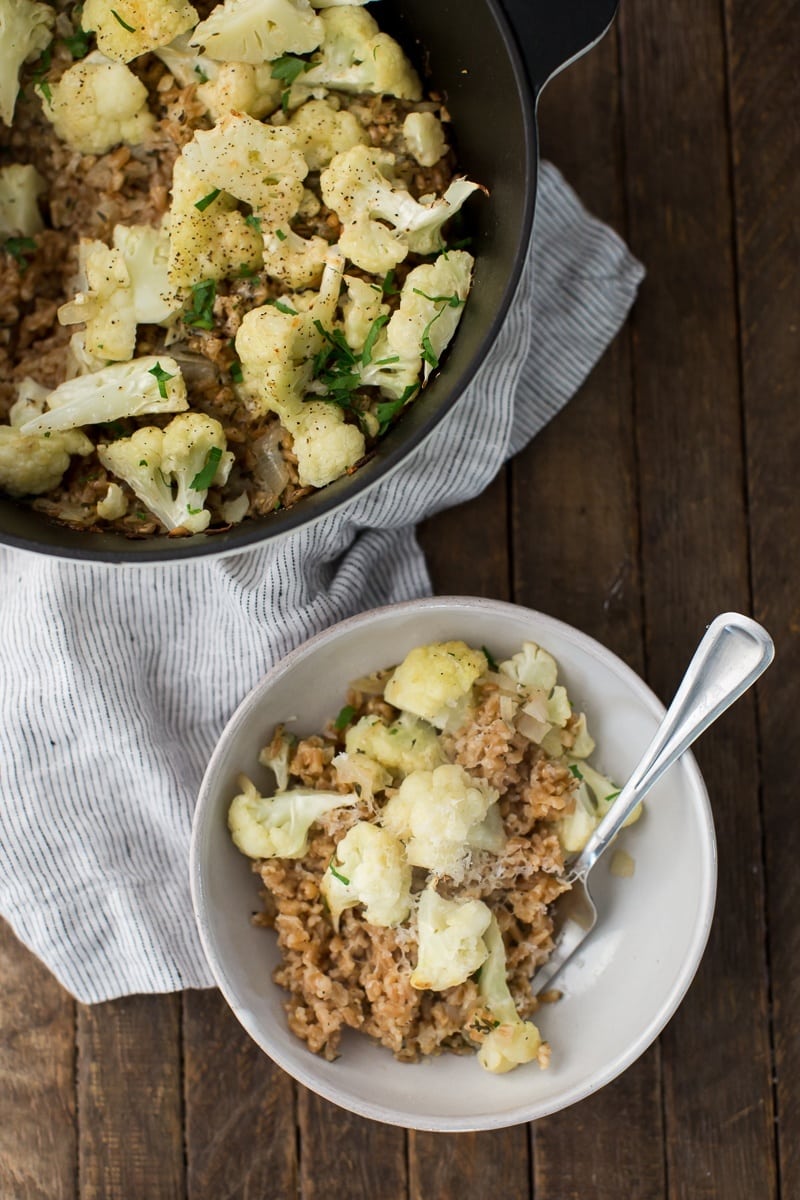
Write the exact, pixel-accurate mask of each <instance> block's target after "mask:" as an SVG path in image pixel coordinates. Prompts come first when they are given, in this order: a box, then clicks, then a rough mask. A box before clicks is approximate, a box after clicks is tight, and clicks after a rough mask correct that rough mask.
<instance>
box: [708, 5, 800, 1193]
mask: <svg viewBox="0 0 800 1200" xmlns="http://www.w3.org/2000/svg"><path fill="white" fill-rule="evenodd" d="M726 14H727V34H728V49H729V55H728V64H729V67H728V69H729V90H730V110H731V129H732V137H733V158H734V198H735V205H736V226H735V228H736V250H737V255H738V266H739V289H738V294H739V306H740V312H741V322H742V386H743V392H744V403H745V430H746V440H747V452H748V480H749V507H750V529H751V537H752V548H751V563H752V579H753V594H754V611H755V614H756V616H757V617H758V618H759V620H761V621H763V622H764V624H765V625H766V627H767V628H768V629H769V630H770V632H771V633H772V635H773V637H774V638H775V642H776V647H777V657H776V661H775V665H774V666H773V667H772V668H771V669H770V671H769V673H768V674H767V675H766V676H765V677H764V680H763V684H762V685H760V686H759V690H758V713H759V726H760V735H761V772H762V795H763V808H764V819H765V842H766V861H767V868H768V874H767V885H768V891H767V901H768V904H767V912H768V916H769V926H768V936H769V956H770V965H771V973H772V999H773V1010H772V1014H773V1023H774V1041H775V1060H776V1061H775V1066H776V1095H777V1114H776V1115H777V1122H776V1133H777V1138H778V1146H779V1152H780V1181H781V1190H782V1194H783V1195H784V1196H786V1197H789V1196H800V1091H798V1087H797V1080H798V1078H800V1023H799V1022H798V1015H797V1014H798V1012H800V975H798V971H797V962H798V959H799V958H800V928H799V927H798V922H797V912H798V909H800V879H798V873H797V866H796V864H797V861H798V856H800V826H799V825H798V821H797V814H796V807H797V797H796V787H795V781H794V772H793V770H792V769H791V768H788V769H787V764H789V763H793V762H795V761H796V759H797V752H798V750H800V736H799V735H798V728H797V719H796V713H797V709H798V705H800V636H798V635H800V606H799V605H798V600H797V564H798V562H800V491H798V486H797V463H798V461H800V421H798V419H797V405H796V389H797V380H798V379H800V339H799V338H798V335H797V319H798V313H800V279H798V274H797V264H798V262H800V226H798V213H800V175H799V174H798V166H797V165H798V161H800V127H799V126H798V123H797V120H796V119H794V117H793V116H792V114H795V116H796V114H797V111H798V108H799V107H800V76H798V73H797V69H796V64H797V48H798V46H800V4H798V3H797V2H796V0H795V2H793V3H788V4H787V3H785V2H784V0H767V2H766V3H762V4H759V5H758V6H757V7H755V6H753V5H752V4H749V3H744V2H743V0H727V3H726Z"/></svg>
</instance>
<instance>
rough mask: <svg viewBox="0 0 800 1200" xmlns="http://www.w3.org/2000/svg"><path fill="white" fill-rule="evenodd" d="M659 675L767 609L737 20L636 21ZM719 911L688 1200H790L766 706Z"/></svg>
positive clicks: (715, 771) (746, 744) (749, 719)
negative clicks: (748, 478) (776, 1007)
mask: <svg viewBox="0 0 800 1200" xmlns="http://www.w3.org/2000/svg"><path fill="white" fill-rule="evenodd" d="M620 30H621V46H622V51H623V59H622V80H623V113H624V129H625V143H626V176H627V184H628V209H629V219H630V235H631V241H632V244H633V246H634V248H635V250H636V251H637V252H638V253H639V254H640V255H641V256H642V258H643V259H644V261H645V262H646V263H647V266H648V270H649V277H648V281H647V282H646V283H645V286H644V288H643V290H642V294H641V297H640V301H639V304H638V305H637V309H636V314H635V318H634V343H633V345H634V371H635V380H636V418H637V434H638V448H639V461H640V462H641V464H642V471H641V511H642V530H643V537H642V547H643V581H644V602H645V612H646V614H647V622H646V650H647V662H648V673H649V677H650V680H651V682H652V684H653V686H654V687H655V688H656V690H657V691H658V692H659V693H660V694H661V695H662V696H663V697H665V698H668V697H669V695H670V694H671V692H672V691H673V689H674V687H675V684H676V683H677V681H678V678H679V676H680V674H681V673H682V670H683V667H684V664H685V663H686V662H687V661H688V658H689V656H690V654H691V652H692V650H693V649H694V646H695V645H696V643H697V640H698V639H699V636H700V634H701V633H702V631H703V627H704V625H705V624H706V623H707V622H708V621H709V620H710V619H711V617H712V616H713V615H714V614H715V613H716V612H718V611H721V610H724V609H729V608H735V607H739V608H745V609H747V607H748V606H749V596H748V571H747V541H746V514H745V509H744V478H743V462H742V444H741V408H740V396H739V377H738V361H737V321H736V312H737V310H736V299H735V294H734V264H733V259H732V232H733V231H732V212H731V189H730V176H729V144H728V136H727V124H726V93H725V70H724V54H723V50H724V39H723V30H722V25H721V12H720V6H719V5H718V4H717V3H716V2H714V0H698V3H696V4H694V5H692V7H691V11H689V10H688V9H687V7H686V5H685V4H682V3H680V2H679V0H668V2H667V3H662V2H661V0H640V3H639V4H638V5H636V6H635V7H629V8H626V7H625V6H623V7H622V9H621V13H620ZM698 759H699V761H700V765H701V768H702V769H703V771H704V773H705V776H706V780H707V783H708V785H709V790H710V794H711V797H712V803H713V805H714V807H715V810H716V813H717V819H718V826H719V833H720V838H719V850H720V863H719V867H720V869H719V899H718V905H717V913H716V919H715V923H714V928H713V932H712V936H711V940H710V943H709V947H708V950H707V953H706V956H705V960H704V963H703V965H702V967H701V969H700V971H699V973H698V976H697V978H696V981H695V983H694V985H693V987H692V989H691V991H690V993H689V995H688V997H687V999H686V1000H685V1002H684V1003H683V1005H682V1006H681V1008H680V1009H679V1011H678V1013H677V1015H676V1016H675V1017H674V1018H673V1020H672V1022H671V1023H670V1025H669V1026H668V1028H667V1030H666V1032H665V1035H664V1036H663V1037H662V1060H663V1066H664V1094H665V1101H666V1110H665V1116H666V1133H667V1177H668V1185H669V1188H668V1194H669V1196H670V1197H686V1198H687V1200H688V1198H689V1197H691V1200H704V1198H705V1197H715V1198H716V1197H720V1196H724V1197H725V1198H726V1200H739V1198H741V1200H751V1198H752V1197H754V1196H758V1197H759V1198H762V1197H763V1198H764V1200H770V1198H771V1197H773V1196H774V1195H775V1194H776V1179H775V1163H774V1155H773V1144H772V1096H771V1088H770V1073H771V1071H770V1053H769V1039H768V1034H767V980H766V971H765V959H764V941H763V923H764V880H763V872H762V863H761V854H760V843H761V826H760V821H759V812H758V799H757V797H758V777H757V753H756V738H755V723H754V710H753V704H752V698H747V699H746V700H744V701H742V702H740V703H739V705H738V706H737V707H736V708H735V709H734V710H732V712H731V713H729V714H727V715H726V716H725V717H724V718H723V719H722V721H721V722H720V723H719V724H718V725H717V726H715V727H714V729H713V730H712V731H711V732H710V733H708V734H707V735H705V737H704V739H703V741H702V742H701V743H700V747H699V750H698Z"/></svg>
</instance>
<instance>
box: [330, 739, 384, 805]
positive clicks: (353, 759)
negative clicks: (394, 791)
mask: <svg viewBox="0 0 800 1200" xmlns="http://www.w3.org/2000/svg"><path fill="white" fill-rule="evenodd" d="M333 767H334V770H335V771H336V778H337V780H338V781H339V783H343V784H348V785H349V786H351V787H352V788H353V789H354V790H355V791H357V792H358V794H359V795H360V796H361V797H362V799H364V800H366V801H367V802H368V803H370V804H371V803H372V801H373V800H374V798H375V793H376V792H382V791H383V790H384V789H385V788H387V787H388V786H389V785H390V783H391V782H392V777H391V775H390V774H389V772H388V771H387V770H386V768H385V767H383V766H381V764H380V763H379V762H378V761H377V760H376V759H374V758H370V757H369V755H368V754H362V753H361V752H360V751H358V750H356V751H354V752H353V753H352V754H351V753H350V752H349V751H348V752H347V753H344V754H337V755H336V757H335V758H334V760H333Z"/></svg>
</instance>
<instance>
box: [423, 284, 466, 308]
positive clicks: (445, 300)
mask: <svg viewBox="0 0 800 1200" xmlns="http://www.w3.org/2000/svg"><path fill="white" fill-rule="evenodd" d="M411 290H412V291H413V292H414V294H415V295H416V296H422V297H423V298H424V299H425V300H430V301H431V303H432V304H448V305H449V306H450V308H461V305H462V304H464V301H463V300H462V299H461V297H460V296H457V295H456V293H455V292H453V294H452V296H429V295H428V293H427V292H421V291H420V289H419V288H412V289H411Z"/></svg>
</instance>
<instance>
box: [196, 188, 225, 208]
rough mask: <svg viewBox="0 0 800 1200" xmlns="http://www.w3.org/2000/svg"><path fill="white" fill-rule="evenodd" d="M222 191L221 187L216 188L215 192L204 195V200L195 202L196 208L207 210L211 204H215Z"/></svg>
mask: <svg viewBox="0 0 800 1200" xmlns="http://www.w3.org/2000/svg"><path fill="white" fill-rule="evenodd" d="M219 193H220V189H219V188H214V190H213V192H209V193H208V195H207V196H203V198H202V200H197V201H196V202H195V208H196V209H197V210H198V212H205V211H206V209H207V208H208V206H209V204H213V203H214V201H215V200H216V198H217V196H218V195H219Z"/></svg>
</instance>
